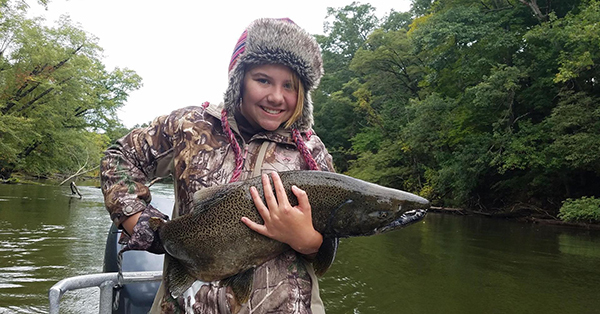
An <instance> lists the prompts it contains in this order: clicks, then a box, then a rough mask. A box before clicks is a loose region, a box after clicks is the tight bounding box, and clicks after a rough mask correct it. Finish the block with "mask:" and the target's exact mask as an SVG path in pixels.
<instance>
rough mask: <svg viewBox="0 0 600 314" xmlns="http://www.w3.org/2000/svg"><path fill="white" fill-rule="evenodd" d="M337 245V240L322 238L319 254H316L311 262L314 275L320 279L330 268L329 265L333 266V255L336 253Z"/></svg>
mask: <svg viewBox="0 0 600 314" xmlns="http://www.w3.org/2000/svg"><path fill="white" fill-rule="evenodd" d="M338 244H339V239H338V238H331V237H324V238H323V244H321V248H320V249H319V252H317V256H316V257H315V259H314V260H313V262H312V264H313V267H314V269H315V274H316V275H317V276H319V277H322V276H323V275H324V274H325V272H326V271H327V270H328V269H329V267H331V264H333V261H334V260H335V255H336V253H337V248H338Z"/></svg>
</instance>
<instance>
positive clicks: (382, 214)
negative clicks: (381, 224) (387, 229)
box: [369, 211, 390, 219]
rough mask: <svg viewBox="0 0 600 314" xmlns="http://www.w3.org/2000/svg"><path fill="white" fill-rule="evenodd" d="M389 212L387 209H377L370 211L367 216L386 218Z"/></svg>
mask: <svg viewBox="0 0 600 314" xmlns="http://www.w3.org/2000/svg"><path fill="white" fill-rule="evenodd" d="M389 214H390V213H389V212H387V211H377V212H373V213H370V214H369V216H371V217H373V218H377V219H385V218H387V216H389Z"/></svg>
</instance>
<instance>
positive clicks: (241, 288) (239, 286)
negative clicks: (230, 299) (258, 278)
mask: <svg viewBox="0 0 600 314" xmlns="http://www.w3.org/2000/svg"><path fill="white" fill-rule="evenodd" d="M253 280H254V267H252V268H250V269H248V270H246V271H244V272H241V273H239V274H237V275H233V276H231V277H227V278H225V279H222V280H221V281H220V283H221V286H225V287H227V286H229V287H231V291H233V295H234V296H235V299H236V300H237V301H238V304H243V303H246V302H248V299H250V293H251V292H252V281H253Z"/></svg>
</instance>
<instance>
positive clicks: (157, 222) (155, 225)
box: [148, 217, 167, 231]
mask: <svg viewBox="0 0 600 314" xmlns="http://www.w3.org/2000/svg"><path fill="white" fill-rule="evenodd" d="M166 222H167V221H166V220H164V219H162V218H160V217H150V219H149V220H148V225H149V226H150V229H152V231H157V230H158V229H160V227H162V225H164V224H165V223H166Z"/></svg>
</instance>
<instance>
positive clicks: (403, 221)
mask: <svg viewBox="0 0 600 314" xmlns="http://www.w3.org/2000/svg"><path fill="white" fill-rule="evenodd" d="M425 215H427V209H414V210H409V211H407V212H405V213H404V214H402V216H400V218H398V219H396V220H394V221H392V222H391V223H390V224H389V225H386V226H383V227H381V228H377V229H375V234H378V233H384V232H387V231H391V230H394V229H400V228H404V227H406V226H409V225H412V224H414V223H415V222H419V221H421V220H423V218H425Z"/></svg>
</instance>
